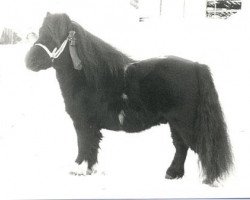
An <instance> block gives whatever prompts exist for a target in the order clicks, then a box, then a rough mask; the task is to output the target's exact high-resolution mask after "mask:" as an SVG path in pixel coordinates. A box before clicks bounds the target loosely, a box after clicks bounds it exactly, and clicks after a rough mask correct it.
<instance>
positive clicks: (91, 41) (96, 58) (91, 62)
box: [73, 23, 133, 86]
mask: <svg viewBox="0 0 250 200" xmlns="http://www.w3.org/2000/svg"><path fill="white" fill-rule="evenodd" d="M73 27H74V30H75V31H76V34H77V35H76V37H77V52H78V55H79V57H80V60H81V61H82V66H83V70H82V71H83V73H84V74H85V77H86V79H87V82H89V84H92V85H97V86H103V85H104V83H103V82H102V80H105V81H106V80H107V79H109V80H110V81H111V82H113V83H114V84H116V82H117V81H119V79H121V78H123V74H124V69H125V66H126V65H128V64H129V63H132V62H133V60H132V59H130V58H129V57H128V56H127V55H125V54H124V53H122V52H120V51H118V50H117V49H116V48H114V47H112V46H111V45H109V44H107V43H106V42H104V41H103V40H101V39H100V38H98V37H96V36H94V35H93V34H91V33H89V32H88V31H86V30H85V29H83V28H82V27H81V26H80V25H79V24H77V23H73ZM115 80H116V81H115Z"/></svg>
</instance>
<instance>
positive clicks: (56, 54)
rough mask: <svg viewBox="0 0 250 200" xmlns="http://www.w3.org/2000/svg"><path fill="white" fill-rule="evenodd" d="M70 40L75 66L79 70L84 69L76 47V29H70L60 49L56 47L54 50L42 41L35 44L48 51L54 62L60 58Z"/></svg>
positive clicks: (70, 49) (71, 54) (70, 50)
mask: <svg viewBox="0 0 250 200" xmlns="http://www.w3.org/2000/svg"><path fill="white" fill-rule="evenodd" d="M68 41H70V45H69V52H70V56H71V58H72V61H73V65H74V68H75V69H77V70H81V69H82V65H81V60H80V59H79V57H78V55H77V52H76V47H75V44H76V38H75V31H70V32H69V35H68V37H67V38H66V39H65V40H64V42H63V43H62V44H61V46H60V47H59V49H57V47H55V48H54V49H53V51H52V52H51V51H50V50H49V49H48V47H46V46H45V45H43V44H41V43H37V44H35V46H40V47H42V48H43V49H44V50H45V51H46V53H47V54H48V55H49V57H50V58H51V59H52V62H53V61H54V59H56V58H58V57H59V56H60V55H61V54H62V52H63V51H64V49H65V47H66V45H67V43H68Z"/></svg>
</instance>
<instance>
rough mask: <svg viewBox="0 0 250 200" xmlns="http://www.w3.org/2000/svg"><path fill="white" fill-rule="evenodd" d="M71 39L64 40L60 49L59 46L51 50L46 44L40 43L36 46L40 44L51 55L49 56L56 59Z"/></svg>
mask: <svg viewBox="0 0 250 200" xmlns="http://www.w3.org/2000/svg"><path fill="white" fill-rule="evenodd" d="M68 41H69V39H68V38H67V39H66V40H64V42H63V43H62V45H61V46H60V48H59V49H57V47H55V48H54V50H53V51H52V52H51V51H50V50H49V49H48V47H46V46H45V45H43V44H40V43H37V44H35V45H36V46H40V47H42V48H43V49H44V50H45V51H46V53H47V54H48V55H49V57H50V58H51V59H52V60H54V59H55V58H58V57H59V56H60V55H61V53H62V52H63V50H64V49H65V47H66V45H67V43H68Z"/></svg>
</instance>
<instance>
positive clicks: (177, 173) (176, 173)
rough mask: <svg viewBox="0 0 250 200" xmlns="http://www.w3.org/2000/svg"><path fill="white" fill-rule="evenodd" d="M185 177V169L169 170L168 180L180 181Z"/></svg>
mask: <svg viewBox="0 0 250 200" xmlns="http://www.w3.org/2000/svg"><path fill="white" fill-rule="evenodd" d="M183 175H184V169H180V170H176V169H174V168H169V169H168V170H167V173H166V176H165V178H166V179H179V178H182V177H183Z"/></svg>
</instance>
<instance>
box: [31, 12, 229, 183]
mask: <svg viewBox="0 0 250 200" xmlns="http://www.w3.org/2000/svg"><path fill="white" fill-rule="evenodd" d="M57 48H58V49H57ZM26 65H27V67H28V68H29V69H31V70H33V71H39V70H45V69H47V68H49V67H51V66H52V67H53V68H54V69H55V70H56V76H57V80H58V82H59V84H60V88H61V92H62V96H63V98H64V102H65V106H66V111H67V113H68V114H69V115H70V117H71V118H72V120H73V122H74V127H75V129H76V133H77V139H78V140H77V141H78V156H77V158H76V161H75V162H76V166H77V167H76V169H74V170H73V171H72V173H73V174H75V175H86V174H91V173H92V172H93V171H94V167H95V164H96V163H97V154H98V148H99V142H100V140H101V138H102V134H101V132H100V130H101V129H109V130H115V131H119V130H123V131H126V132H140V131H142V130H145V129H148V128H150V127H152V126H155V125H158V124H166V123H169V126H170V129H171V134H172V138H173V144H174V146H175V148H176V153H175V156H174V159H173V161H172V163H171V165H170V167H169V168H168V170H167V172H166V178H167V179H175V178H181V177H182V176H183V175H184V162H185V159H186V156H187V151H188V149H189V148H190V149H192V150H193V151H194V152H196V153H197V154H198V156H199V161H200V163H201V167H202V171H203V175H204V177H205V179H204V182H205V183H207V184H213V183H214V181H218V180H220V179H222V178H224V177H225V175H227V174H228V173H229V171H230V168H231V166H232V163H233V162H232V154H231V148H230V142H229V138H228V135H227V130H226V124H225V122H224V119H223V114H222V110H221V107H220V104H219V100H218V95H217V92H216V90H215V86H214V83H213V80H212V77H211V73H210V71H209V69H208V67H207V66H206V65H202V64H199V63H195V62H191V61H188V60H184V59H182V58H178V57H174V56H169V57H166V58H154V59H149V60H144V61H139V62H135V61H134V60H132V59H130V58H129V57H127V56H126V55H124V54H123V53H121V52H119V51H117V50H116V49H115V48H113V47H112V46H110V45H109V44H107V43H105V42H104V41H102V40H101V39H99V38H97V37H95V36H94V35H92V34H91V33H89V32H88V31H86V30H84V29H83V28H82V27H81V26H80V25H79V24H77V23H76V22H73V21H71V20H70V18H69V17H68V16H67V15H66V14H50V13H47V16H46V18H45V19H44V22H43V25H42V27H41V28H40V31H39V38H38V40H37V41H36V42H35V44H34V46H33V47H32V48H31V49H30V51H29V52H28V54H27V56H26Z"/></svg>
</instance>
